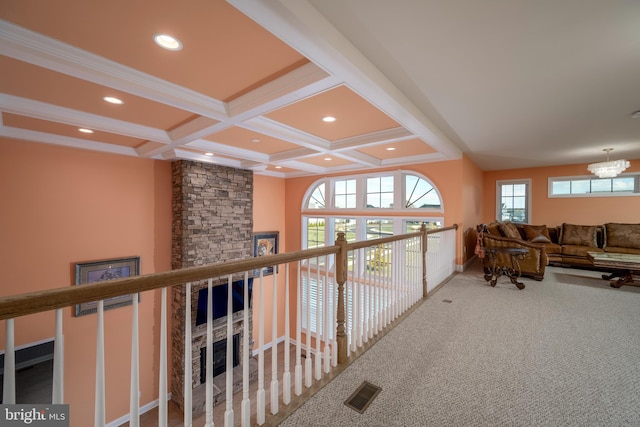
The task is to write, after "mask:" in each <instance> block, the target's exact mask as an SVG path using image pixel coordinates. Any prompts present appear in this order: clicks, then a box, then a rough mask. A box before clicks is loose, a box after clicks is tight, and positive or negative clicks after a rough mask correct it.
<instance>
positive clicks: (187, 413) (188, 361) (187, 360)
mask: <svg viewBox="0 0 640 427" xmlns="http://www.w3.org/2000/svg"><path fill="white" fill-rule="evenodd" d="M184 293H185V305H184V306H185V310H184V426H185V427H191V425H192V423H193V412H192V407H193V384H192V381H193V365H192V364H193V360H192V355H191V347H192V344H191V340H192V336H191V282H189V283H187V285H186V286H185V290H184Z"/></svg>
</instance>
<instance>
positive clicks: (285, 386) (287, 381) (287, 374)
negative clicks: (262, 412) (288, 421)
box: [282, 264, 291, 405]
mask: <svg viewBox="0 0 640 427" xmlns="http://www.w3.org/2000/svg"><path fill="white" fill-rule="evenodd" d="M284 267H285V273H284V276H285V278H284V282H285V283H284V372H283V373H282V403H284V404H285V405H288V404H289V403H291V366H290V363H291V361H290V359H291V357H290V352H291V349H290V346H291V338H290V337H289V334H290V333H291V325H290V319H289V310H290V309H291V308H290V304H289V264H285V266H284Z"/></svg>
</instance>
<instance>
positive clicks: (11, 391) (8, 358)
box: [2, 319, 16, 405]
mask: <svg viewBox="0 0 640 427" xmlns="http://www.w3.org/2000/svg"><path fill="white" fill-rule="evenodd" d="M4 327H5V347H4V348H5V352H4V379H3V387H4V388H3V391H4V392H3V395H2V403H3V404H5V405H13V404H15V403H16V348H15V332H14V331H15V326H14V320H13V319H7V320H6V321H5V325H4Z"/></svg>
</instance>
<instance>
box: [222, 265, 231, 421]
mask: <svg viewBox="0 0 640 427" xmlns="http://www.w3.org/2000/svg"><path fill="white" fill-rule="evenodd" d="M226 351H227V360H226V362H227V366H226V368H225V371H226V375H225V378H226V380H227V386H226V409H225V411H224V425H225V427H233V279H232V275H231V274H230V275H229V278H228V280H227V348H226Z"/></svg>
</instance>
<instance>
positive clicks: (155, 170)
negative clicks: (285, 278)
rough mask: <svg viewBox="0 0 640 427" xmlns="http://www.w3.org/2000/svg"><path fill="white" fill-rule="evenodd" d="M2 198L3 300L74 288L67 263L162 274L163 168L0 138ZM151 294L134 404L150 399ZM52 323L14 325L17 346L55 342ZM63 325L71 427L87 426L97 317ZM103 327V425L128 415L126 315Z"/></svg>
mask: <svg viewBox="0 0 640 427" xmlns="http://www.w3.org/2000/svg"><path fill="white" fill-rule="evenodd" d="M0 195H1V196H2V200H3V209H1V210H0V224H2V229H3V236H2V240H3V244H2V245H0V262H2V272H3V277H2V280H3V285H2V287H1V289H0V294H1V295H11V294H16V293H23V292H30V291H38V290H42V289H49V288H56V287H66V286H72V285H73V282H74V274H73V267H74V263H76V262H83V261H88V260H96V259H105V258H117V257H123V256H133V255H138V256H140V257H141V273H142V274H147V273H153V272H158V271H166V270H169V269H170V248H171V244H170V239H171V170H170V164H169V163H168V162H158V161H154V160H141V159H135V158H130V157H126V156H115V155H108V154H101V153H96V152H90V151H81V150H72V149H67V148H63V147H53V146H48V145H41V144H33V143H25V142H19V141H15V140H9V139H0ZM158 295H159V291H158V292H145V293H143V294H142V296H141V304H140V307H139V310H140V367H141V372H140V381H141V391H142V400H141V402H142V404H145V403H147V402H150V401H152V400H154V399H156V398H157V385H156V384H157V383H158V379H157V374H156V373H157V372H158V360H157V358H158V354H159V352H158V344H159V337H157V335H158V334H157V331H158V329H159V313H158V311H157V308H156V307H157V306H159V304H157V302H158ZM53 319H54V314H53V313H44V314H39V315H32V316H25V317H21V318H18V319H16V321H15V324H16V345H17V346H20V345H25V344H28V343H31V342H34V341H38V340H43V339H48V338H50V337H53V335H54V330H53V323H54V322H53ZM63 321H64V333H65V349H66V350H65V400H66V401H67V402H68V403H69V404H70V411H71V414H70V416H71V420H72V421H71V424H72V425H73V426H86V425H92V424H93V417H94V415H93V414H94V405H93V398H92V397H91V398H88V396H93V394H94V392H93V390H94V381H95V368H94V366H95V347H96V346H95V329H96V316H95V315H87V316H83V317H79V318H76V317H73V316H72V310H71V308H69V309H65V310H64V320H63ZM105 328H106V331H105V347H106V352H107V362H106V377H107V384H106V391H107V399H108V402H109V405H108V407H107V421H109V420H113V419H116V418H118V417H121V416H122V415H124V414H126V413H128V412H129V398H128V395H129V375H128V373H129V370H130V360H129V354H130V348H131V338H130V335H129V334H128V333H122V332H123V331H129V330H130V329H131V308H130V307H124V308H118V309H115V310H110V311H107V312H106V313H105ZM1 329H2V335H3V334H4V328H1ZM0 339H2V341H1V342H2V343H4V336H2V337H0Z"/></svg>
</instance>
